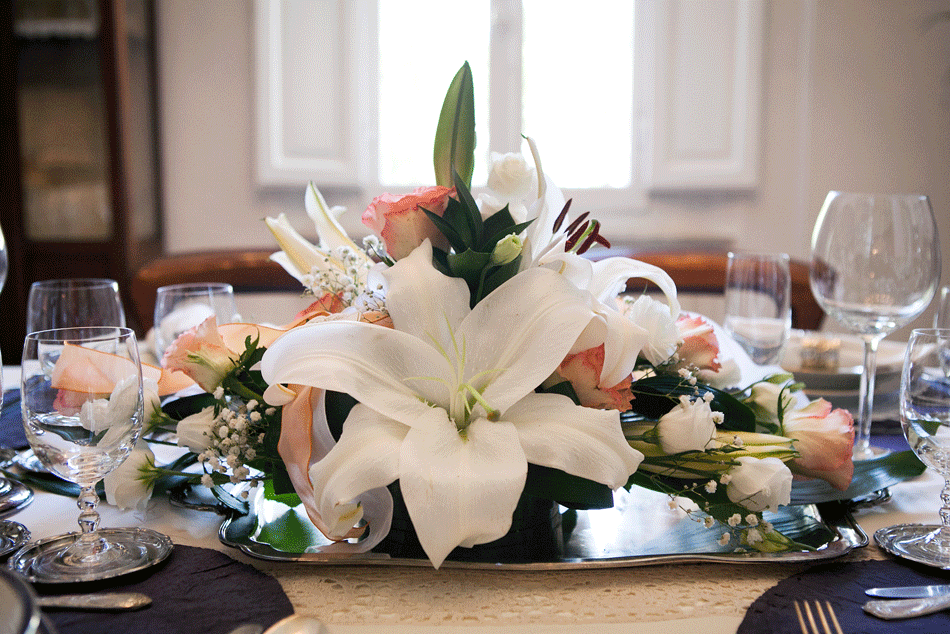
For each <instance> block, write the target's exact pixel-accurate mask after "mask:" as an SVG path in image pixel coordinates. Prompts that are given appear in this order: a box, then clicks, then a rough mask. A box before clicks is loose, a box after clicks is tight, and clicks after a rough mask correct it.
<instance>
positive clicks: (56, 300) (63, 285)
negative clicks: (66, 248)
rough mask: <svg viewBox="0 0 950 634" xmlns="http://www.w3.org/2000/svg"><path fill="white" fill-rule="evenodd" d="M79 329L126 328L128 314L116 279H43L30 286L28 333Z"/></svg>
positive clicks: (27, 315)
mask: <svg viewBox="0 0 950 634" xmlns="http://www.w3.org/2000/svg"><path fill="white" fill-rule="evenodd" d="M75 326H120V327H124V326H125V311H124V309H123V307H122V298H121V297H120V296H119V284H118V283H117V282H116V281H115V280H108V279H95V278H81V279H72V280H43V281H41V282H34V283H33V285H32V286H30V296H29V299H28V301H27V310H26V331H27V332H38V331H40V330H51V329H53V328H71V327H75Z"/></svg>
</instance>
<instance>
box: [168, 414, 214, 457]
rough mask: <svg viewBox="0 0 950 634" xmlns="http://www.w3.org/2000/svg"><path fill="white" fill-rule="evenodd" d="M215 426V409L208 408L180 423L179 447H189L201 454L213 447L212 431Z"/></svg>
mask: <svg viewBox="0 0 950 634" xmlns="http://www.w3.org/2000/svg"><path fill="white" fill-rule="evenodd" d="M214 425H215V417H214V407H212V406H210V405H209V406H208V407H205V408H204V409H202V410H201V411H200V412H197V413H195V414H192V415H191V416H187V417H185V418H183V419H181V420H180V421H178V430H177V431H178V446H179V447H188V449H189V450H191V451H193V452H195V453H199V452H201V451H204V450H205V449H207V448H208V447H210V446H211V429H212V428H213V427H214Z"/></svg>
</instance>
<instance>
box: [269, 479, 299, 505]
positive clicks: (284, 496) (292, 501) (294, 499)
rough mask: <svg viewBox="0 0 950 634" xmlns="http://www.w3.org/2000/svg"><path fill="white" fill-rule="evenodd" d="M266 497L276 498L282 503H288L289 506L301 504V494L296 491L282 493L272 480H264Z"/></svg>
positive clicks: (275, 499)
mask: <svg viewBox="0 0 950 634" xmlns="http://www.w3.org/2000/svg"><path fill="white" fill-rule="evenodd" d="M264 498H265V499H268V500H274V501H276V502H280V503H281V504H286V505H287V506H289V507H291V508H293V507H295V506H297V505H298V504H300V496H299V495H297V494H296V493H281V492H278V491H277V490H276V489H275V488H274V483H273V482H271V481H270V480H265V481H264Z"/></svg>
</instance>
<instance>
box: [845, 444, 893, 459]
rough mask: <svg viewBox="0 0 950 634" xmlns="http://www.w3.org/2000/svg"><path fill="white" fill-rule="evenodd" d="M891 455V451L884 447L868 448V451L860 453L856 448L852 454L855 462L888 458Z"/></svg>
mask: <svg viewBox="0 0 950 634" xmlns="http://www.w3.org/2000/svg"><path fill="white" fill-rule="evenodd" d="M889 453H891V450H890V449H886V448H884V447H874V446H871V447H868V449H867V451H860V450H859V449H858V448H857V447H855V448H854V449H853V450H852V452H851V459H852V460H854V461H859V460H874V459H875V458H880V457H882V456H886V455H887V454H889Z"/></svg>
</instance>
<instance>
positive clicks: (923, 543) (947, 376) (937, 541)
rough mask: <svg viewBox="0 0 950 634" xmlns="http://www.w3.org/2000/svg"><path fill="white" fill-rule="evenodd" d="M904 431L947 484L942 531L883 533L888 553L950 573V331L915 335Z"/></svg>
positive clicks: (907, 364) (909, 527)
mask: <svg viewBox="0 0 950 634" xmlns="http://www.w3.org/2000/svg"><path fill="white" fill-rule="evenodd" d="M900 412H901V426H902V427H903V428H904V436H905V437H906V438H907V443H908V444H909V445H910V448H911V449H913V450H914V453H915V454H917V457H918V458H920V459H921V461H923V463H924V464H925V465H927V466H928V467H929V468H931V469H933V470H934V471H936V472H937V473H938V474H939V475H940V476H941V477H942V478H943V479H944V488H943V491H942V492H941V494H940V499H941V500H942V501H943V507H942V508H941V509H940V522H941V523H940V525H939V526H937V525H922V524H901V525H898V526H891V527H889V528H886V529H881V530H880V531H878V533H879V534H875V539H878V540H879V543H880V542H882V543H881V546H882V547H884V548H886V549H887V550H888V551H889V552H892V553H894V554H898V555H900V556H903V557H907V558H909V559H911V560H913V561H917V562H920V563H925V564H928V565H932V566H939V567H941V568H948V567H950V329H946V328H942V329H919V330H914V331H913V333H912V334H911V336H910V341H909V342H908V344H907V351H906V353H905V355H904V369H903V372H902V374H901V392H900Z"/></svg>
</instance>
